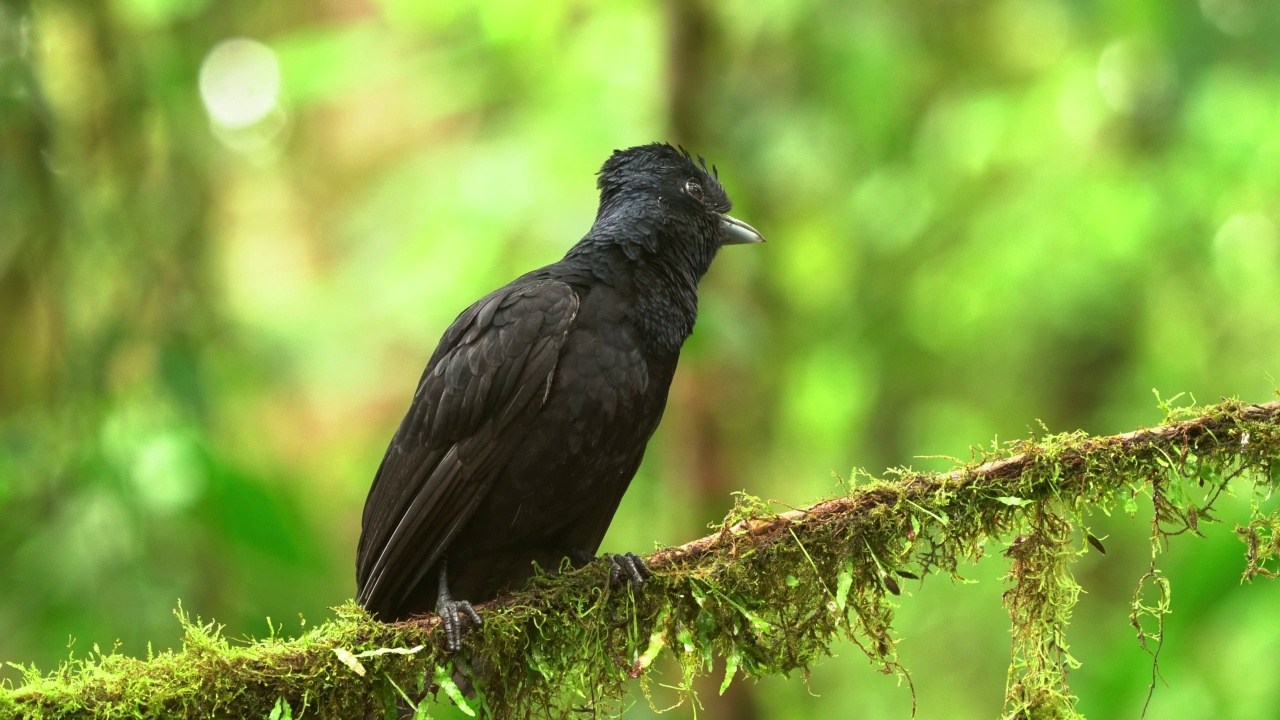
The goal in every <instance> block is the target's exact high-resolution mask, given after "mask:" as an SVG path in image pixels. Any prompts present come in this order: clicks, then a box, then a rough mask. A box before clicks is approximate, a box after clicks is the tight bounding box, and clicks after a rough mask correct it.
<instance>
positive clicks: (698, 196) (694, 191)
mask: <svg viewBox="0 0 1280 720" xmlns="http://www.w3.org/2000/svg"><path fill="white" fill-rule="evenodd" d="M684 191H685V193H686V194H687V195H688V196H689V197H691V198H693V199H694V200H697V201H698V202H702V186H701V185H699V184H698V181H697V180H690V181H688V182H686V183H685V184H684Z"/></svg>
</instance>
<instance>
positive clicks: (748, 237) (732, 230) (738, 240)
mask: <svg viewBox="0 0 1280 720" xmlns="http://www.w3.org/2000/svg"><path fill="white" fill-rule="evenodd" d="M720 230H721V231H722V232H723V234H724V235H723V236H724V240H722V241H721V243H720V244H722V245H746V244H747V243H762V242H764V236H763V235H761V234H760V232H759V231H758V230H756V229H755V228H753V227H751V226H750V225H748V224H746V223H744V222H742V221H741V220H739V219H738V218H736V217H733V216H731V215H725V214H723V213H721V215H720Z"/></svg>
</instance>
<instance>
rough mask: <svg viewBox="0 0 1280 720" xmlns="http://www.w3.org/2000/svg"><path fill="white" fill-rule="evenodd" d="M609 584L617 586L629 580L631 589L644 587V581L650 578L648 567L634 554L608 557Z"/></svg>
mask: <svg viewBox="0 0 1280 720" xmlns="http://www.w3.org/2000/svg"><path fill="white" fill-rule="evenodd" d="M608 559H609V564H610V566H611V567H610V568H609V582H610V583H611V584H617V583H618V582H621V581H623V580H630V581H631V585H632V587H634V588H635V589H636V590H639V589H640V586H641V585H644V581H645V580H648V579H649V577H650V574H651V573H650V572H649V568H648V566H646V565H645V564H644V560H643V559H642V558H641V557H640V556H639V555H636V554H635V553H624V554H622V555H609V556H608Z"/></svg>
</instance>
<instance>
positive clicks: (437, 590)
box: [356, 143, 764, 650]
mask: <svg viewBox="0 0 1280 720" xmlns="http://www.w3.org/2000/svg"><path fill="white" fill-rule="evenodd" d="M597 185H598V187H599V189H600V208H599V210H598V212H597V213H596V220H595V223H594V224H593V225H592V226H591V230H590V232H588V233H587V235H586V237H584V238H582V240H580V241H578V243H577V244H576V245H574V246H573V248H572V249H570V250H569V252H568V254H566V255H565V256H564V259H562V260H560V261H559V262H557V263H553V264H551V265H548V266H546V267H543V268H540V269H538V270H534V271H533V272H530V273H528V274H526V275H524V276H522V277H520V278H518V279H516V280H514V281H512V282H511V283H509V284H508V285H506V286H504V287H502V288H499V289H498V290H495V291H494V292H492V293H489V294H488V295H486V296H485V297H483V298H481V299H480V300H479V301H477V302H476V303H475V304H474V305H472V306H471V307H469V308H467V310H466V311H465V312H463V313H462V314H461V315H459V316H458V319H457V320H454V322H453V324H452V325H450V326H449V329H448V330H446V331H445V334H444V337H443V338H441V340H440V344H439V346H438V347H437V348H436V350H435V352H434V353H433V354H432V356H431V360H430V361H429V362H428V363H427V369H426V371H425V372H423V374H422V380H421V381H420V382H419V383H418V390H417V392H416V393H415V394H414V396H413V402H412V404H411V405H410V407H409V412H408V413H407V414H406V415H405V417H404V420H403V421H402V422H401V423H400V429H399V430H397V431H396V434H395V437H394V438H392V440H391V446H390V447H389V448H387V454H386V456H385V457H383V459H382V465H381V467H379V468H378V474H377V476H376V477H374V480H373V487H372V488H371V489H370V491H369V498H368V500H367V501H366V502H365V507H364V519H363V522H362V532H361V535H360V548H359V552H358V554H357V558H356V581H357V585H358V589H359V601H360V603H361V604H362V605H363V606H364V607H365V608H367V609H368V610H369V611H370V612H372V613H374V614H375V615H377V616H378V617H379V618H381V619H382V620H385V621H388V622H390V621H395V620H402V619H404V618H407V617H408V616H410V615H413V614H417V613H422V612H426V611H428V610H429V609H430V608H431V607H432V605H433V603H434V606H435V610H436V612H438V613H439V614H440V617H441V620H442V623H443V626H444V629H445V634H446V644H447V646H448V647H449V649H450V650H456V649H458V647H459V646H460V643H461V631H462V621H463V619H464V617H465V619H466V620H469V621H470V622H471V623H473V624H477V625H478V624H479V623H480V618H479V616H478V615H477V614H476V612H475V610H474V609H472V607H471V604H470V602H468V601H476V602H479V601H482V600H488V599H490V598H492V597H494V596H495V595H497V594H498V593H499V592H501V591H503V590H507V589H513V588H515V587H518V586H519V585H520V584H521V583H523V582H524V581H525V580H527V579H528V578H529V577H530V576H532V574H533V563H534V562H537V563H538V565H539V566H541V567H543V568H548V569H553V568H556V567H558V566H559V564H560V562H561V561H562V560H563V559H564V558H566V557H569V558H572V559H573V560H574V561H575V562H584V561H586V560H589V559H590V558H592V557H593V556H594V554H595V552H596V550H597V548H599V546H600V541H601V539H603V537H604V534H605V530H606V528H608V526H609V521H610V520H611V519H612V518H613V514H614V512H615V511H616V510H617V508H618V502H619V501H620V500H621V499H622V494H623V492H624V491H626V489H627V485H628V484H629V483H630V482H631V478H632V477H633V476H634V475H635V473H636V469H637V468H638V467H639V466H640V459H641V457H642V456H643V455H644V449H645V445H646V444H647V443H648V442H649V438H650V436H652V435H653V432H654V430H655V429H657V427H658V421H659V420H660V419H661V418H662V411H663V408H664V407H665V406H666V403H667V391H668V390H669V389H670V385H671V378H672V375H673V374H674V373H675V370H676V361H677V360H678V359H679V357H680V347H681V345H683V343H684V341H685V338H687V337H688V336H689V333H690V332H692V331H693V323H694V320H695V318H696V317H697V313H698V294H697V289H698V280H699V279H700V278H701V277H702V276H703V274H704V273H706V271H707V269H708V268H709V267H710V265H711V260H712V258H714V257H715V255H716V251H717V250H719V249H720V246H722V245H731V244H739V243H758V242H763V241H764V238H763V237H761V236H760V233H758V232H756V230H755V229H754V228H752V227H751V226H750V225H747V224H746V223H744V222H742V221H740V220H737V219H735V218H732V217H730V216H729V215H727V214H726V213H727V212H728V211H729V208H730V205H731V204H730V202H729V198H728V196H727V195H726V194H725V191H724V189H723V188H722V187H721V186H720V182H719V179H718V174H717V173H716V172H715V170H714V168H713V169H712V170H711V171H708V170H707V167H706V163H705V162H703V161H702V159H701V158H699V159H698V162H696V163H695V162H694V161H693V160H692V158H690V156H689V154H688V153H687V152H684V151H683V150H676V149H675V148H673V147H671V146H670V145H665V144H661V143H654V144H651V145H643V146H640V147H634V148H630V149H628V150H619V151H615V152H614V153H613V155H612V156H611V157H610V158H609V160H608V161H606V162H605V164H604V166H603V167H602V168H601V169H600V175H599V180H598V182H597ZM610 559H611V561H612V562H613V563H614V568H613V573H612V576H613V577H614V578H615V579H617V578H618V577H620V576H623V575H625V576H628V577H629V578H630V579H631V580H632V581H633V582H635V583H636V584H637V585H639V583H640V582H642V581H643V579H644V577H645V576H646V575H647V570H646V569H645V568H644V565H643V563H642V562H640V559H639V558H638V557H636V556H635V555H632V554H630V553H628V554H626V555H614V556H612V557H611V558H610ZM455 597H457V598H465V600H464V599H460V600H454V598H455Z"/></svg>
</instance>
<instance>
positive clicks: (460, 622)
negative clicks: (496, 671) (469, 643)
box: [436, 560, 484, 653]
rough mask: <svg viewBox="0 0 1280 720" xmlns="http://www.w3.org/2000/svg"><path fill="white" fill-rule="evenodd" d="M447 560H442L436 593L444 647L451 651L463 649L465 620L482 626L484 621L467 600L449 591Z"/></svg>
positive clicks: (472, 624) (437, 612)
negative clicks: (456, 598)
mask: <svg viewBox="0 0 1280 720" xmlns="http://www.w3.org/2000/svg"><path fill="white" fill-rule="evenodd" d="M447 564H448V563H447V562H446V561H445V560H441V561H440V585H439V587H438V589H437V591H436V592H437V595H436V614H437V615H439V616H440V627H441V628H443V629H444V647H445V650H448V651H449V652H451V653H454V652H458V651H459V650H461V649H462V631H463V630H465V629H466V627H465V624H464V621H466V622H467V623H470V624H471V626H472V627H480V626H481V625H483V624H484V621H483V620H481V619H480V613H478V612H476V609H475V608H473V607H471V603H470V602H467V601H466V600H454V599H453V595H452V594H450V592H449V576H448V572H447V570H446V566H447Z"/></svg>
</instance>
